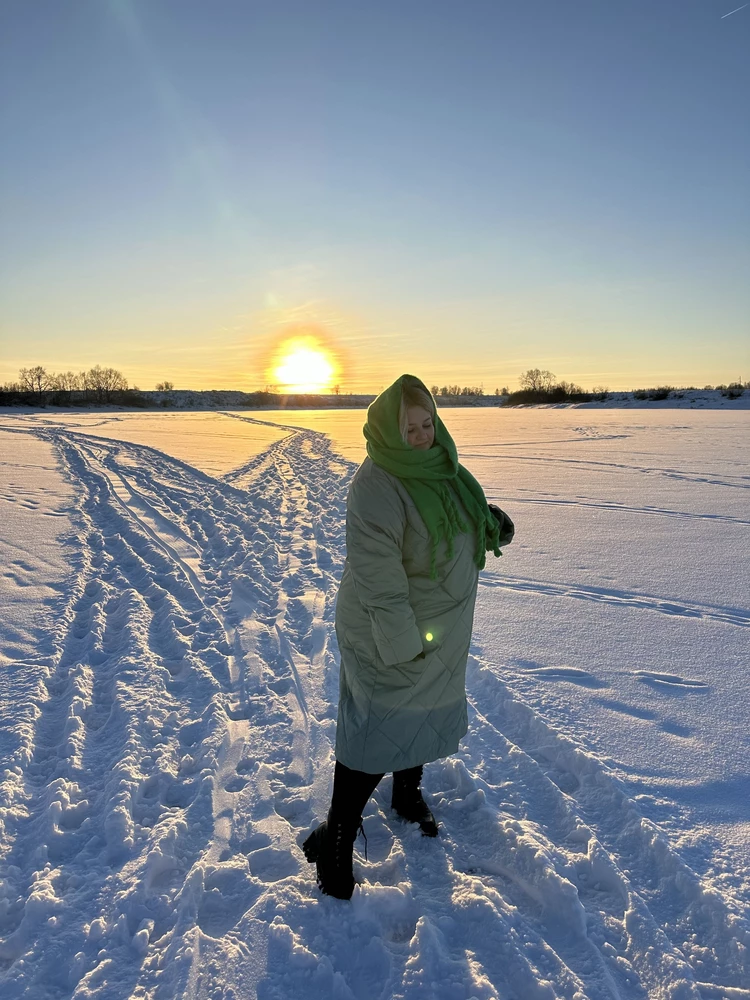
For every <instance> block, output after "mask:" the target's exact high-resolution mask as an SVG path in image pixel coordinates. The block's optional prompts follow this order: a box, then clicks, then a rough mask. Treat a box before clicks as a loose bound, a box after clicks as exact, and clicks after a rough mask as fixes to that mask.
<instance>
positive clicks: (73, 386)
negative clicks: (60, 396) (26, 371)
mask: <svg viewBox="0 0 750 1000" xmlns="http://www.w3.org/2000/svg"><path fill="white" fill-rule="evenodd" d="M52 388H53V389H54V390H55V391H56V392H58V393H62V392H64V393H66V396H67V402H68V403H70V402H71V400H72V398H73V393H74V392H75V391H76V390H77V389H80V388H81V376H80V375H79V374H77V373H76V372H70V371H68V372H58V373H57V374H56V375H53V376H52Z"/></svg>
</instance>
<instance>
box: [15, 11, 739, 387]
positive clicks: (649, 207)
mask: <svg viewBox="0 0 750 1000" xmlns="http://www.w3.org/2000/svg"><path fill="white" fill-rule="evenodd" d="M734 6H736V4H735V3H732V2H731V0H730V2H729V3H719V2H717V0H686V2H677V0H633V2H628V0H622V2H615V0H569V2H567V0H540V2H536V3H531V2H526V0H524V2H520V0H517V2H502V0H495V2H490V0H481V2H478V0H465V2H461V3H458V2H455V0H453V2H444V0H431V2H421V0H420V2H412V0H383V2H379V3H358V2H353V0H349V2H338V0H335V2H332V0H321V2H315V0H291V2H288V0H273V2H265V0H263V2H251V0H243V2H239V0H235V2H227V0H213V2H211V3H208V2H205V0H201V2H198V0H39V2H33V3H29V2H27V0H7V2H6V3H5V4H3V8H2V13H1V15H0V17H1V18H2V22H3V23H2V26H1V27H2V30H1V31H0V37H1V39H2V40H1V41H0V67H1V68H0V85H1V86H2V89H3V93H4V94H5V95H7V98H8V99H7V100H6V101H5V102H4V106H3V108H2V112H1V113H0V125H1V126H2V130H3V135H4V136H5V137H6V141H5V143H4V147H5V148H4V153H3V157H2V161H0V197H1V199H2V212H1V216H2V220H1V223H0V224H1V225H2V233H0V295H1V296H2V302H3V309H2V327H0V380H5V379H12V378H14V377H15V375H16V373H17V369H18V368H19V367H21V366H24V365H30V364H37V363H39V364H44V365H46V366H47V367H48V368H50V369H54V370H62V369H68V368H72V369H74V370H77V369H79V368H83V367H88V366H90V365H92V364H95V363H101V364H104V365H113V366H115V367H118V368H120V369H121V370H122V371H123V372H124V373H125V375H126V376H127V377H128V378H129V379H130V381H131V383H137V384H138V385H140V386H141V387H142V388H151V387H152V385H153V383H154V382H155V381H157V380H161V379H163V378H168V379H171V380H172V381H174V382H176V383H177V384H178V385H180V386H185V387H188V386H189V387H194V388H210V387H229V386H232V387H237V388H257V387H262V385H263V384H264V382H265V381H266V380H267V376H266V373H265V370H264V363H263V359H264V357H265V356H266V355H267V354H268V351H269V350H270V349H271V347H272V346H273V344H274V343H275V342H276V341H277V340H278V338H279V337H283V336H284V335H285V331H286V330H287V328H288V327H289V326H290V325H292V326H295V328H296V327H298V326H299V325H302V326H304V325H305V324H312V325H314V326H315V328H316V329H318V330H322V331H324V333H323V335H324V338H325V339H326V340H327V341H328V343H329V344H330V345H331V346H332V347H334V348H336V349H337V350H338V351H339V352H340V354H341V356H342V359H343V365H344V370H343V373H342V378H341V381H342V384H343V385H344V386H346V387H347V388H352V389H363V390H366V389H373V390H376V389H378V388H379V387H380V385H382V384H385V383H387V382H389V381H390V380H391V378H392V377H395V375H397V374H400V372H401V371H402V370H411V371H414V372H415V373H416V374H419V375H421V376H422V377H423V378H425V380H426V381H428V382H429V383H432V382H438V383H442V382H445V381H457V382H460V383H472V384H478V383H483V384H484V385H485V388H487V389H489V390H490V391H491V390H492V389H494V388H495V386H502V385H506V384H507V385H510V386H511V387H512V386H513V385H515V384H516V382H517V379H518V375H519V373H520V372H521V371H523V370H525V369H526V368H529V367H537V366H538V367H542V368H549V369H551V370H552V371H554V372H556V373H557V375H558V376H559V377H561V378H566V379H573V380H575V381H578V382H581V383H583V384H584V385H585V386H591V385H594V384H606V385H609V386H610V387H611V388H627V387H633V386H636V385H644V384H654V383H656V382H664V381H669V382H672V383H675V384H688V383H695V384H700V385H702V384H704V383H707V382H708V383H714V382H718V381H727V380H731V379H733V378H737V377H740V376H742V377H744V378H750V281H749V280H748V276H749V275H750V191H749V189H748V179H749V178H750V113H749V112H748V93H749V92H750V88H749V87H748V83H749V82H750V59H748V52H749V48H750V7H748V8H746V9H744V10H740V11H738V12H736V13H735V14H732V15H731V16H730V17H725V18H722V15H723V14H726V13H727V12H729V11H731V10H732V8H733V7H734Z"/></svg>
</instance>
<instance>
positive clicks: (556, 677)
mask: <svg viewBox="0 0 750 1000" xmlns="http://www.w3.org/2000/svg"><path fill="white" fill-rule="evenodd" d="M521 669H522V670H523V671H524V673H526V674H531V675H532V676H534V677H538V678H539V679H540V680H543V681H567V682H568V683H570V684H580V685H581V687H587V688H603V687H607V684H605V683H604V681H600V680H599V678H598V677H594V675H593V674H590V673H589V672H588V671H587V670H581V669H580V667H567V666H560V667H540V666H536V665H534V666H529V667H527V666H524V667H521Z"/></svg>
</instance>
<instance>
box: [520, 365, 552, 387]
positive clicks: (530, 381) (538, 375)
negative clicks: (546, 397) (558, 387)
mask: <svg viewBox="0 0 750 1000" xmlns="http://www.w3.org/2000/svg"><path fill="white" fill-rule="evenodd" d="M555 378H556V376H555V375H554V374H553V373H552V372H548V371H546V370H542V369H540V368H529V370H528V371H526V372H524V373H523V375H522V376H521V379H520V381H521V388H522V389H529V390H531V391H532V392H549V391H550V389H551V388H552V386H553V385H554V384H555Z"/></svg>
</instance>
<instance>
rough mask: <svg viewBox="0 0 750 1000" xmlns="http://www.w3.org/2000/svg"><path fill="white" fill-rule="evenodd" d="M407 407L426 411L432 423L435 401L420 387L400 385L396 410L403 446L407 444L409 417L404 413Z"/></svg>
mask: <svg viewBox="0 0 750 1000" xmlns="http://www.w3.org/2000/svg"><path fill="white" fill-rule="evenodd" d="M409 406H421V407H422V408H423V409H425V410H427V412H428V413H429V414H430V416H431V417H432V420H433V422H434V421H435V400H434V399H433V398H432V396H431V395H430V394H429V392H427V390H426V389H423V388H422V386H421V385H402V386H401V403H400V404H399V408H398V429H399V431H400V432H401V437H402V438H403V439H404V443H405V444H408V443H409V441H408V434H409V415H408V413H407V412H406V411H407V408H408V407H409Z"/></svg>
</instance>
